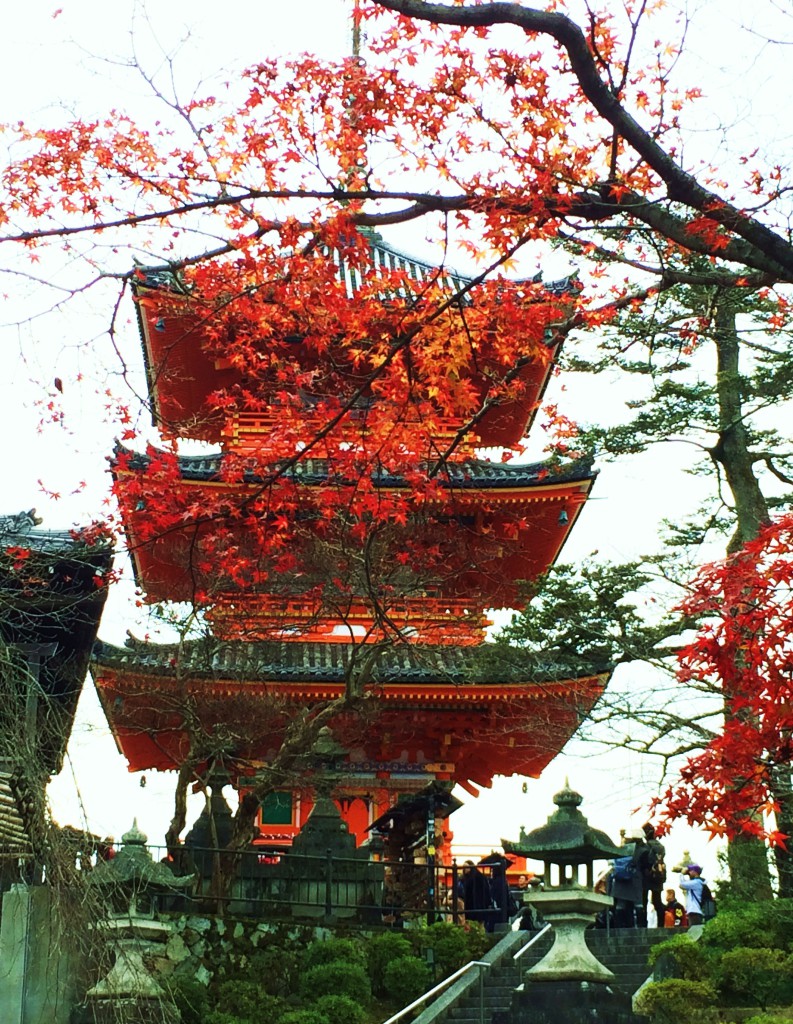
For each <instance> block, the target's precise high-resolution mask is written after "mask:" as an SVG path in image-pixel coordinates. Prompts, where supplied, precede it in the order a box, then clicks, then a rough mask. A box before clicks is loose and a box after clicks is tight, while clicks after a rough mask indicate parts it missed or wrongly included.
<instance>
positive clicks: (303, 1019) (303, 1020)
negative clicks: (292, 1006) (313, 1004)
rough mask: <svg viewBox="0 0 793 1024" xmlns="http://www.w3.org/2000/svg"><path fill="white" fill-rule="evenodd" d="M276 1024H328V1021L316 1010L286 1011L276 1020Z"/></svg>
mask: <svg viewBox="0 0 793 1024" xmlns="http://www.w3.org/2000/svg"><path fill="white" fill-rule="evenodd" d="M278 1024H330V1021H329V1020H328V1018H327V1017H326V1016H325V1014H324V1013H319V1012H318V1011H317V1010H288V1011H287V1012H286V1013H285V1014H284V1015H283V1016H282V1017H279V1018H278Z"/></svg>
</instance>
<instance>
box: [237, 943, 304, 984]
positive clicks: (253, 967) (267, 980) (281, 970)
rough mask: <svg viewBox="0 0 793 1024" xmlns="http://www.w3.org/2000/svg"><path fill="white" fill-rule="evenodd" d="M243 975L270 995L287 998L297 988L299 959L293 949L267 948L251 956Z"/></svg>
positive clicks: (281, 947)
mask: <svg viewBox="0 0 793 1024" xmlns="http://www.w3.org/2000/svg"><path fill="white" fill-rule="evenodd" d="M245 974H246V977H249V978H251V979H253V980H254V981H257V982H259V984H260V985H261V986H262V988H263V989H264V991H265V992H269V994H270V995H273V996H288V995H289V994H290V993H291V992H294V991H295V989H296V988H297V979H298V978H299V977H300V959H299V958H298V954H297V953H296V952H295V950H294V949H287V948H284V947H283V946H268V947H267V948H266V949H259V950H257V951H256V952H255V953H254V954H253V956H252V957H251V959H250V963H249V965H248V968H247V970H246V972H245Z"/></svg>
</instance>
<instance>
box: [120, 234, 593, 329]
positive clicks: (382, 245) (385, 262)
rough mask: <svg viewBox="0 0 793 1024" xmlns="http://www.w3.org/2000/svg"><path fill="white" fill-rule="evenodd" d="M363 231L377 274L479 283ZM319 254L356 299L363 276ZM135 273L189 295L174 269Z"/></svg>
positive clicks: (560, 282)
mask: <svg viewBox="0 0 793 1024" xmlns="http://www.w3.org/2000/svg"><path fill="white" fill-rule="evenodd" d="M360 230H361V233H362V234H363V235H365V236H366V237H367V239H368V241H369V255H370V262H369V267H370V268H371V270H372V271H374V272H375V273H380V272H382V271H394V270H396V271H402V272H404V273H405V274H406V275H407V276H408V277H409V278H410V279H411V280H413V281H415V282H416V284H418V285H426V284H428V283H429V282H431V281H432V282H437V283H439V284H440V285H441V287H442V288H444V289H445V290H447V291H449V292H459V291H462V290H463V289H465V288H467V287H470V286H471V285H472V284H473V283H474V281H475V280H476V278H475V277H472V276H470V275H467V274H461V273H459V272H458V271H457V270H454V269H453V268H452V267H448V266H444V265H439V264H437V263H429V262H427V261H426V260H420V259H417V258H416V257H415V256H411V255H409V254H408V253H405V252H402V250H401V249H397V248H396V247H395V246H393V245H391V244H389V243H388V242H386V241H385V240H384V239H383V237H382V236H381V235H380V234H379V233H378V232H376V231H372V230H371V229H367V228H362V229H360ZM320 252H321V253H322V254H323V256H325V257H330V258H331V259H332V260H333V262H334V263H335V264H336V267H337V272H338V279H339V281H340V282H341V283H342V284H344V285H345V289H346V292H347V296H348V297H349V298H351V299H353V298H355V297H356V295H357V294H358V293H359V292H360V290H361V288H362V287H363V284H364V282H365V280H366V277H365V274H362V273H361V270H360V268H359V267H358V266H355V265H352V264H350V263H349V261H347V260H346V259H345V257H344V254H343V253H342V251H341V250H339V249H329V248H327V247H320ZM136 269H137V278H136V279H135V280H134V282H133V287H135V288H136V289H138V290H140V289H145V288H148V289H161V290H164V291H169V292H173V293H174V294H177V295H189V291H188V290H187V289H186V288H185V285H184V284H183V282H182V281H181V279H180V277H179V275H178V273H177V272H176V271H175V270H174V269H173V268H171V267H168V266H160V267H147V266H139V267H137V268H136ZM575 280H576V275H575V274H568V275H566V276H565V277H561V278H556V279H555V280H553V281H546V282H543V275H542V271H540V272H538V273H536V274H533V275H532V276H531V277H527V278H521V279H519V280H518V281H517V282H516V283H517V284H526V285H530V284H531V285H536V284H542V285H543V288H544V289H545V291H547V292H550V293H551V294H555V295H564V294H566V293H567V292H569V291H570V290H571V289H572V288H573V287H575ZM383 298H384V299H385V298H386V296H385V295H384V296H383ZM461 299H462V300H463V301H464V300H465V296H462V297H461ZM138 324H139V326H140V328H141V334H142V333H143V321H142V319H141V317H140V316H139V317H138Z"/></svg>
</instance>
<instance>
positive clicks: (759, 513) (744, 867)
mask: <svg viewBox="0 0 793 1024" xmlns="http://www.w3.org/2000/svg"><path fill="white" fill-rule="evenodd" d="M713 314H714V342H715V344H716V354H717V372H716V394H717V401H718V413H719V439H718V442H717V444H716V446H715V447H714V448H713V449H712V450H711V456H712V458H713V460H714V462H715V463H716V464H717V465H718V466H719V467H720V468H721V469H722V470H723V472H724V477H725V479H726V481H727V486H728V487H729V489H730V493H731V495H732V500H733V506H734V509H735V530H734V532H733V535H732V537H731V538H730V542H729V544H728V545H727V554H728V555H731V554H735V553H736V552H737V551H740V550H741V548H742V547H743V546H744V545H745V544H747V543H748V542H749V541H751V540H754V539H755V537H757V535H758V533H759V532H760V529H761V527H762V526H763V525H764V524H765V523H767V522H768V521H769V515H768V505H767V502H766V500H765V497H764V495H763V492H762V490H761V488H760V483H759V481H758V479H757V477H756V476H755V472H754V460H753V458H752V453H751V451H750V449H749V438H748V434H747V431H746V426H745V424H744V413H743V396H742V383H741V374H740V347H741V339H740V336H739V334H738V330H737V326H736V308H735V293H734V292H733V291H732V290H720V291H718V292H717V293H716V294H715V296H714V302H713ZM735 657H736V678H738V679H739V678H740V676H741V666H740V652H739V651H736V652H735ZM731 696H735V695H734V694H731V693H730V692H728V689H727V688H726V687H725V692H724V704H725V716H727V715H729V714H730V705H731ZM727 859H728V863H729V867H730V878H731V881H732V887H733V891H734V892H735V894H736V895H738V896H740V897H745V898H748V899H770V898H771V896H772V889H771V877H770V873H769V868H768V855H767V851H766V847H765V844H764V843H763V842H762V841H761V840H759V839H757V838H755V837H754V836H751V835H748V834H744V835H741V836H738V837H736V838H734V839H732V840H730V843H729V850H728V857H727Z"/></svg>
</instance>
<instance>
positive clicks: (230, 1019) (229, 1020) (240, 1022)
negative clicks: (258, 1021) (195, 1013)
mask: <svg viewBox="0 0 793 1024" xmlns="http://www.w3.org/2000/svg"><path fill="white" fill-rule="evenodd" d="M201 1024H253V1021H252V1020H251V1019H250V1017H238V1016H237V1015H236V1013H226V1011H225V1010H210V1011H209V1013H207V1015H206V1016H205V1017H202V1018H201Z"/></svg>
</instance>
